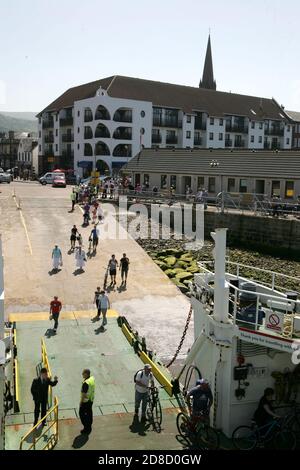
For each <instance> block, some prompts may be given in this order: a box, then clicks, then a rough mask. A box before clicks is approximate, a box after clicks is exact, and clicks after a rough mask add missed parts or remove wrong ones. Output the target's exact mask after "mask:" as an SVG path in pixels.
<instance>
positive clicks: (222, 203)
mask: <svg viewBox="0 0 300 470" xmlns="http://www.w3.org/2000/svg"><path fill="white" fill-rule="evenodd" d="M219 165H220V163H219V162H218V160H212V161H211V162H210V164H209V166H210V167H211V168H219ZM219 177H220V183H221V191H220V192H221V213H223V212H224V193H223V184H222V183H223V181H222V180H223V175H222V174H221V173H220V174H219Z"/></svg>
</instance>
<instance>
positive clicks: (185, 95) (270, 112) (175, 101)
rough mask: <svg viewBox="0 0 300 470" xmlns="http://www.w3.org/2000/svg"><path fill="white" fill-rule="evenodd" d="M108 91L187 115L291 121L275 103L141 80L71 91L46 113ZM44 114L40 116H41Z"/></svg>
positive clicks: (99, 83)
mask: <svg viewBox="0 0 300 470" xmlns="http://www.w3.org/2000/svg"><path fill="white" fill-rule="evenodd" d="M100 86H101V87H102V88H104V89H108V94H109V96H112V97H115V98H125V99H132V100H140V101H149V102H152V104H153V105H154V106H163V107H166V108H175V109H182V110H183V111H184V112H188V113H191V112H193V111H205V112H207V113H208V114H209V115H210V116H217V117H218V116H225V115H226V114H230V115H240V116H247V117H249V118H250V119H253V120H260V119H265V118H269V119H278V120H282V119H286V120H288V119H289V118H288V117H287V115H286V114H285V112H284V111H283V110H282V109H281V107H280V106H279V105H278V103H276V101H275V100H274V99H269V98H260V97H256V96H247V95H239V94H236V93H227V92H223V91H215V90H207V89H205V88H195V87H190V86H183V85H174V84H171V83H164V82H156V81H152V80H144V79H141V78H132V77H123V76H120V75H115V76H114V77H107V78H103V79H102V80H97V81H95V82H91V83H86V84H85V85H80V86H77V87H74V88H70V89H69V90H67V91H66V92H65V93H63V94H62V95H61V96H60V97H59V98H57V99H56V100H55V101H53V102H52V103H51V104H50V105H49V106H47V107H46V108H45V109H44V110H43V111H42V112H44V111H58V110H59V109H62V108H66V107H70V106H73V103H74V101H78V100H83V99H86V98H92V97H93V96H95V95H96V92H97V90H98V89H99V87H100ZM40 114H41V113H40Z"/></svg>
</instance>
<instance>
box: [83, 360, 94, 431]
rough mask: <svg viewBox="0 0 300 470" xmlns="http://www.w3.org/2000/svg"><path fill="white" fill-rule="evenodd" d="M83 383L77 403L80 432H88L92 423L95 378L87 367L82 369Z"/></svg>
mask: <svg viewBox="0 0 300 470" xmlns="http://www.w3.org/2000/svg"><path fill="white" fill-rule="evenodd" d="M82 377H83V383H82V387H81V398H80V404H79V417H80V421H81V423H82V425H83V429H82V430H81V431H80V432H81V434H90V433H91V432H92V424H93V402H94V397H95V379H94V377H93V376H91V371H90V370H89V369H84V370H83V371H82Z"/></svg>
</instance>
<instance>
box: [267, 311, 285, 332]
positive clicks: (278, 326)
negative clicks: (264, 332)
mask: <svg viewBox="0 0 300 470" xmlns="http://www.w3.org/2000/svg"><path fill="white" fill-rule="evenodd" d="M265 325H266V328H267V329H268V330H273V331H278V332H281V331H282V328H283V313H280V312H273V310H269V311H267V312H266V323H265Z"/></svg>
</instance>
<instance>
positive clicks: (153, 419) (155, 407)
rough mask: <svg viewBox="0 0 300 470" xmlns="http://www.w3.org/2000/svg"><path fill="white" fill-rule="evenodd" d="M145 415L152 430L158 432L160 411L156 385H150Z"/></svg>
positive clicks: (160, 417)
mask: <svg viewBox="0 0 300 470" xmlns="http://www.w3.org/2000/svg"><path fill="white" fill-rule="evenodd" d="M146 415H147V419H148V421H149V423H150V424H152V427H153V429H154V431H156V432H158V433H160V432H161V423H162V411H161V404H160V401H159V393H158V389H157V387H151V388H150V390H149V395H148V402H147V410H146Z"/></svg>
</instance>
